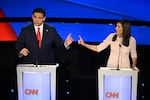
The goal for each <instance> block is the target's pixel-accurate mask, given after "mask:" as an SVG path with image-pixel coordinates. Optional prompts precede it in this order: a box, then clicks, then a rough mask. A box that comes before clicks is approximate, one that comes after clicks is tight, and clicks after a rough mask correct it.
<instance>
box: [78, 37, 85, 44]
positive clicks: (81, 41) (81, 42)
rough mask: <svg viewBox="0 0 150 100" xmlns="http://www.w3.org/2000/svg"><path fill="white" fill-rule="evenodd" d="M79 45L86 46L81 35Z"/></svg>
mask: <svg viewBox="0 0 150 100" xmlns="http://www.w3.org/2000/svg"><path fill="white" fill-rule="evenodd" d="M78 44H79V45H83V44H84V41H83V39H82V37H81V36H80V35H79V40H78Z"/></svg>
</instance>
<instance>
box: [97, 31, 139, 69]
mask: <svg viewBox="0 0 150 100" xmlns="http://www.w3.org/2000/svg"><path fill="white" fill-rule="evenodd" d="M115 34H116V33H111V34H110V35H108V36H107V38H106V39H105V40H104V41H103V42H102V43H100V44H99V45H98V46H97V50H98V52H100V51H102V50H104V49H105V48H106V47H108V46H109V45H110V55H109V58H108V62H107V67H111V68H115V67H117V66H118V64H119V67H120V68H130V67H131V65H130V59H129V55H130V54H131V57H137V52H136V40H135V38H134V37H132V36H131V37H130V41H129V46H128V47H126V46H124V45H122V43H121V42H122V38H119V37H117V39H116V41H112V38H113V36H114V35H115Z"/></svg>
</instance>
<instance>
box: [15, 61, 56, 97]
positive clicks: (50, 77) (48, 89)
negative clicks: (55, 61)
mask: <svg viewBox="0 0 150 100" xmlns="http://www.w3.org/2000/svg"><path fill="white" fill-rule="evenodd" d="M56 67H57V66H56V65H38V66H35V65H31V64H25V65H18V66H17V83H18V100H56Z"/></svg>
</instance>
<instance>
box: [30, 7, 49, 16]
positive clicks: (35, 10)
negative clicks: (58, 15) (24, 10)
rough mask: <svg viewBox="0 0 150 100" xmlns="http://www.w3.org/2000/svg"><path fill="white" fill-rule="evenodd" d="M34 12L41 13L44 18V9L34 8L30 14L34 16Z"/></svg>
mask: <svg viewBox="0 0 150 100" xmlns="http://www.w3.org/2000/svg"><path fill="white" fill-rule="evenodd" d="M35 12H37V13H42V14H43V16H46V12H45V9H43V8H35V9H34V10H33V12H32V14H34V13H35Z"/></svg>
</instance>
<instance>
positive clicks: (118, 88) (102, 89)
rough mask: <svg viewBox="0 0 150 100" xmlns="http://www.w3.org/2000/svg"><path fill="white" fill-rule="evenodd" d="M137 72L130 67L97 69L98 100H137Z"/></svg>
mask: <svg viewBox="0 0 150 100" xmlns="http://www.w3.org/2000/svg"><path fill="white" fill-rule="evenodd" d="M137 77H138V72H137V71H133V70H132V69H122V68H121V69H120V70H117V69H111V68H107V67H100V69H98V99H99V100H137V80H138V78H137Z"/></svg>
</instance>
